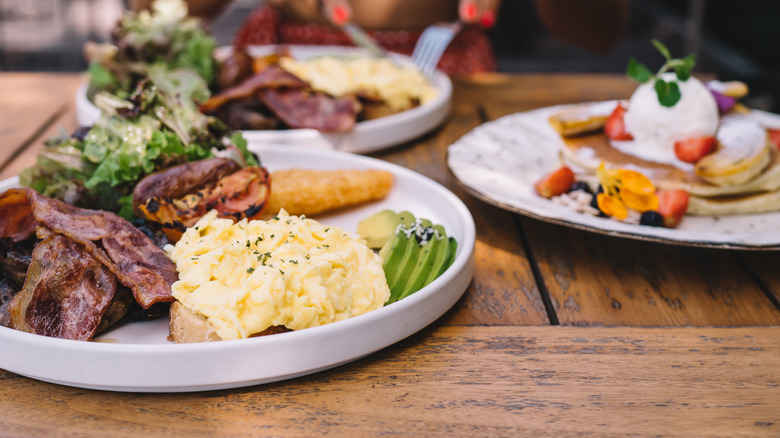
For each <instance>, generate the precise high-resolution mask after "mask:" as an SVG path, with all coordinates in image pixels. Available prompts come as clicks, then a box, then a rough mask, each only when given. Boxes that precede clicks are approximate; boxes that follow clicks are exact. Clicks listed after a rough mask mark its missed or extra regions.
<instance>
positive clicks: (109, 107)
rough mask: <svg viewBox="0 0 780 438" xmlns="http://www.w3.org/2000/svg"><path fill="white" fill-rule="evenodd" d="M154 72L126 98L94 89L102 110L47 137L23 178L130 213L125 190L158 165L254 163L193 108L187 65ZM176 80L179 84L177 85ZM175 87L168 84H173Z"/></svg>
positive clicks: (84, 202)
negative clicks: (217, 159) (88, 121)
mask: <svg viewBox="0 0 780 438" xmlns="http://www.w3.org/2000/svg"><path fill="white" fill-rule="evenodd" d="M155 76H156V74H155V73H154V71H153V72H152V75H151V76H150V77H149V78H147V79H144V80H142V81H141V82H139V83H138V85H137V87H136V90H135V91H134V92H133V94H132V95H130V96H129V97H128V98H127V99H122V98H120V97H118V96H116V95H112V94H109V93H99V94H98V95H96V96H95V103H96V105H97V106H98V107H99V108H100V109H101V116H100V118H99V119H98V120H97V121H96V122H95V124H94V125H93V126H92V127H91V128H89V129H88V130H83V131H82V132H80V133H77V134H75V135H72V136H62V137H59V138H54V139H51V140H49V141H48V142H47V143H46V145H45V147H44V148H43V149H42V150H41V152H40V153H39V154H38V160H37V162H36V164H35V166H33V167H31V168H28V169H25V170H24V171H23V172H22V173H21V175H20V182H21V184H22V185H23V186H27V187H31V188H33V189H35V190H36V191H37V192H39V193H41V194H43V195H45V196H48V197H52V198H56V199H61V200H64V201H66V202H68V203H71V204H74V205H78V206H82V207H88V208H100V209H103V210H110V211H116V212H119V214H120V215H122V216H124V217H126V218H132V204H131V194H132V191H133V187H134V186H135V184H136V183H137V182H138V181H139V180H140V179H141V178H143V177H144V176H146V175H148V174H149V173H152V172H154V171H157V170H160V169H162V168H166V167H169V166H171V165H174V164H179V163H183V162H188V161H194V160H199V159H203V158H207V157H212V156H215V155H217V154H225V153H229V152H230V151H233V152H236V153H234V155H235V156H234V158H237V159H238V160H241V161H243V162H244V163H246V164H248V165H258V162H257V159H256V158H255V157H254V155H252V154H251V153H250V152H249V151H248V150H247V148H246V141H245V140H244V139H243V137H242V136H241V134H240V133H235V134H233V135H232V137H230V138H228V135H229V131H228V129H227V127H226V126H225V125H224V124H223V123H222V122H220V121H219V120H217V119H216V118H213V117H209V116H206V115H204V114H202V113H200V112H199V111H198V108H197V106H196V104H195V103H194V101H193V98H192V94H191V93H193V92H196V93H197V92H199V91H201V90H199V89H198V88H197V87H191V82H190V81H189V80H188V79H190V78H189V76H188V73H187V72H179V73H175V72H173V73H172V72H168V73H167V74H165V75H164V79H161V81H163V82H164V83H165V85H164V87H163V86H158V84H157V83H156V82H155ZM177 85H178V86H177ZM174 90H175V91H174Z"/></svg>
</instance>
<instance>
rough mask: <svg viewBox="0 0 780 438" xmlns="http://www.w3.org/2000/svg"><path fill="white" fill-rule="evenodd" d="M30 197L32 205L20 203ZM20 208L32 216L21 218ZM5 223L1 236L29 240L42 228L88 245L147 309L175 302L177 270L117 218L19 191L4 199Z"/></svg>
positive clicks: (0, 208)
mask: <svg viewBox="0 0 780 438" xmlns="http://www.w3.org/2000/svg"><path fill="white" fill-rule="evenodd" d="M24 197H26V198H27V203H24V202H21V201H20V199H22V198H24ZM15 209H19V210H21V211H26V212H31V214H29V213H28V214H27V215H26V216H25V215H22V214H17V212H16V211H15ZM30 216H32V217H33V219H29V217H30ZM0 218H3V219H2V220H0V232H1V233H2V234H0V237H13V238H14V240H15V241H20V240H24V239H26V238H28V237H30V236H31V235H32V230H33V229H34V228H35V227H38V234H39V237H43V236H46V235H48V234H50V233H52V232H53V233H57V234H62V235H65V236H67V237H69V238H70V239H72V240H73V241H74V242H77V243H79V244H81V245H83V246H84V247H85V248H86V250H87V251H88V252H89V253H90V254H91V255H92V256H93V257H95V258H96V259H98V260H100V262H101V263H103V264H104V265H105V266H106V268H108V269H109V270H110V271H111V272H112V273H113V274H114V275H116V277H117V279H118V280H119V282H120V283H122V284H123V285H125V286H127V287H129V288H130V289H131V290H132V291H133V296H134V297H135V299H136V301H137V302H138V304H140V305H141V307H143V308H145V309H147V308H149V307H150V306H151V305H152V304H154V303H158V302H169V301H173V296H172V295H171V284H172V283H173V282H174V281H176V280H178V274H177V272H176V266H175V265H174V264H173V262H171V260H170V259H168V257H167V256H166V255H165V253H163V251H162V250H161V249H160V248H158V247H157V246H156V245H155V244H154V243H153V242H152V241H151V240H150V239H149V238H148V237H147V236H146V235H145V234H144V233H143V232H141V231H140V230H138V229H137V228H135V227H134V226H133V225H132V224H130V222H128V221H126V220H124V219H122V218H120V217H119V216H117V215H115V214H113V213H110V212H106V211H98V210H88V209H84V208H79V207H74V206H72V205H70V204H66V203H64V202H62V201H58V200H55V199H50V198H46V197H45V196H42V195H39V194H38V193H37V192H35V191H34V190H32V189H29V188H19V189H10V190H8V191H6V192H5V193H3V194H0ZM9 218H10V219H9ZM31 220H32V221H33V224H34V226H33V227H31V226H30V221H31ZM97 243H100V244H101V247H99V246H98V245H97Z"/></svg>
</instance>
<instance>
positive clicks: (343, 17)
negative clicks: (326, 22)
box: [333, 6, 349, 24]
mask: <svg viewBox="0 0 780 438" xmlns="http://www.w3.org/2000/svg"><path fill="white" fill-rule="evenodd" d="M348 19H349V12H348V11H347V8H345V7H344V6H336V7H335V8H333V21H334V22H335V23H336V24H344V23H346V22H347V20H348Z"/></svg>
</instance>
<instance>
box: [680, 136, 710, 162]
mask: <svg viewBox="0 0 780 438" xmlns="http://www.w3.org/2000/svg"><path fill="white" fill-rule="evenodd" d="M715 145H716V142H715V137H712V136H710V137H695V138H686V139H685V140H680V141H676V142H674V153H675V154H676V155H677V158H679V159H680V161H685V162H686V163H695V162H697V161H699V160H701V159H702V158H703V157H704V156H705V155H707V154H709V153H710V152H712V151H714V150H715Z"/></svg>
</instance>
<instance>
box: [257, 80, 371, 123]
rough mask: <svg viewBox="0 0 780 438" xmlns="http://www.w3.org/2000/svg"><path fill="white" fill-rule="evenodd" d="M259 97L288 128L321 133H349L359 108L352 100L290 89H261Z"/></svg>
mask: <svg viewBox="0 0 780 438" xmlns="http://www.w3.org/2000/svg"><path fill="white" fill-rule="evenodd" d="M257 95H258V97H260V99H261V100H262V101H263V103H265V105H266V106H267V107H268V108H270V109H271V111H273V113H274V114H276V116H277V117H279V118H280V119H281V120H282V121H283V122H284V123H285V124H286V125H287V126H289V127H290V128H293V129H301V128H307V129H316V130H318V131H322V132H348V131H351V130H352V129H354V128H355V121H356V120H357V112H358V110H359V104H358V103H357V101H356V100H355V99H353V98H351V97H341V98H335V97H330V96H328V95H325V94H323V93H315V92H305V91H303V90H289V89H270V88H269V89H263V90H260V91H258V93H257Z"/></svg>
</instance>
